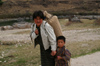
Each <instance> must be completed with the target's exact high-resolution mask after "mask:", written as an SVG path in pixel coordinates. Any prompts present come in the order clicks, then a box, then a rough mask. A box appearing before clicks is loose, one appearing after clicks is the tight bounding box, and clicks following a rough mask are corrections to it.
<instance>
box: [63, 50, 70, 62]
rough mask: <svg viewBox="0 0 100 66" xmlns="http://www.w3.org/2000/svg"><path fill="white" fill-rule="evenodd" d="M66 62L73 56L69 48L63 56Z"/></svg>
mask: <svg viewBox="0 0 100 66" xmlns="http://www.w3.org/2000/svg"><path fill="white" fill-rule="evenodd" d="M62 58H63V59H64V60H65V61H66V62H67V61H69V60H70V58H71V53H70V52H69V50H67V49H66V50H65V56H63V57H62Z"/></svg>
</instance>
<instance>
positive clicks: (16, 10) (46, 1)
mask: <svg viewBox="0 0 100 66" xmlns="http://www.w3.org/2000/svg"><path fill="white" fill-rule="evenodd" d="M2 1H3V2H4V3H3V4H2V5H1V6H0V15H7V14H8V15H15V14H20V15H21V14H32V13H33V12H34V11H35V10H47V11H49V12H56V13H58V12H70V13H73V12H74V13H100V1H99V0H2Z"/></svg>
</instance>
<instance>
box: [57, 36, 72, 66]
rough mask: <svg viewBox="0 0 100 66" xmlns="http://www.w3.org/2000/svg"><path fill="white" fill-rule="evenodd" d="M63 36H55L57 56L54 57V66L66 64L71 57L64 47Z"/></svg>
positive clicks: (66, 65)
mask: <svg viewBox="0 0 100 66" xmlns="http://www.w3.org/2000/svg"><path fill="white" fill-rule="evenodd" d="M65 39H66V38H65V37H64V36H59V37H57V44H58V48H57V54H56V55H57V58H56V66H68V61H69V60H70V58H71V53H70V52H69V51H68V50H67V49H65V46H64V45H65Z"/></svg>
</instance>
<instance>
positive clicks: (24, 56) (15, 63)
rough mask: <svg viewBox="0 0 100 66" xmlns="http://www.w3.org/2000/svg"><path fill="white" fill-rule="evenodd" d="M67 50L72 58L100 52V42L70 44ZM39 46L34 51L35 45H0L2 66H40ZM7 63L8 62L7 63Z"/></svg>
mask: <svg viewBox="0 0 100 66" xmlns="http://www.w3.org/2000/svg"><path fill="white" fill-rule="evenodd" d="M66 48H67V49H68V50H69V51H70V52H71V54H72V58H76V57H79V56H83V55H86V54H91V53H94V52H97V51H100V40H95V41H81V42H70V43H67V44H66ZM39 50H40V49H39V45H38V46H37V47H36V48H35V49H34V45H33V44H16V45H14V44H13V45H0V57H1V55H2V54H3V52H4V57H3V58H0V61H2V62H0V66H39V65H40V51H39ZM5 61H6V62H5Z"/></svg>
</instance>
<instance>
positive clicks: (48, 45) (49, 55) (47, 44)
mask: <svg viewBox="0 0 100 66" xmlns="http://www.w3.org/2000/svg"><path fill="white" fill-rule="evenodd" d="M33 20H34V24H33V25H32V26H31V27H32V32H31V38H32V39H33V40H34V45H35V46H36V45H37V44H39V45H40V52H41V65H42V66H55V61H54V55H55V54H56V36H55V33H54V30H53V28H52V27H51V26H50V25H49V24H48V23H47V22H46V21H44V15H43V12H42V11H35V12H34V13H33Z"/></svg>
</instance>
